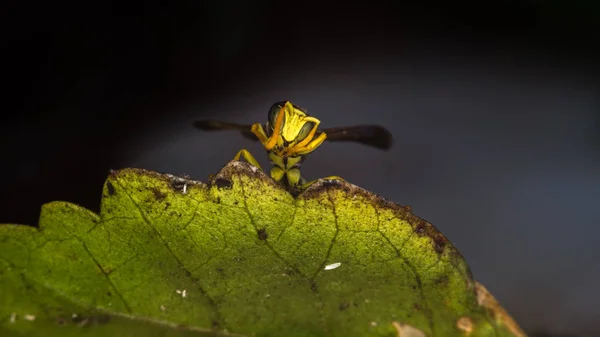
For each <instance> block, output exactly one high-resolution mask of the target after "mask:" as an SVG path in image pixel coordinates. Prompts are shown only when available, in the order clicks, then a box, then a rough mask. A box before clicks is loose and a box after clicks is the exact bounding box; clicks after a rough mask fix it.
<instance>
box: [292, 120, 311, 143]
mask: <svg viewBox="0 0 600 337" xmlns="http://www.w3.org/2000/svg"><path fill="white" fill-rule="evenodd" d="M314 127H315V123H313V122H306V124H304V126H303V127H302V129H300V132H299V133H298V137H296V141H298V142H300V141H302V140H303V139H304V138H306V136H308V134H309V133H310V130H312V129H313V128H314Z"/></svg>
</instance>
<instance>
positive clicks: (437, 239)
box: [433, 233, 448, 254]
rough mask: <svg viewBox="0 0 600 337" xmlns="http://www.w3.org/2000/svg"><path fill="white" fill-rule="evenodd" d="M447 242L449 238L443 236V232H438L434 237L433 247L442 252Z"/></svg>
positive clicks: (439, 252)
mask: <svg viewBox="0 0 600 337" xmlns="http://www.w3.org/2000/svg"><path fill="white" fill-rule="evenodd" d="M447 242H448V239H446V237H445V236H443V235H442V234H441V233H437V234H436V235H435V236H434V238H433V249H435V251H436V252H437V253H438V254H442V253H443V252H444V247H446V243H447Z"/></svg>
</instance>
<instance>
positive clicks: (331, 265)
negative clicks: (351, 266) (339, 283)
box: [325, 262, 342, 270]
mask: <svg viewBox="0 0 600 337" xmlns="http://www.w3.org/2000/svg"><path fill="white" fill-rule="evenodd" d="M341 265H342V263H341V262H336V263H332V264H328V265H326V266H325V270H332V269H335V268H337V267H339V266H341Z"/></svg>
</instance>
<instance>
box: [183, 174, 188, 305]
mask: <svg viewBox="0 0 600 337" xmlns="http://www.w3.org/2000/svg"><path fill="white" fill-rule="evenodd" d="M186 193H187V184H183V194H186ZM183 297H185V296H183Z"/></svg>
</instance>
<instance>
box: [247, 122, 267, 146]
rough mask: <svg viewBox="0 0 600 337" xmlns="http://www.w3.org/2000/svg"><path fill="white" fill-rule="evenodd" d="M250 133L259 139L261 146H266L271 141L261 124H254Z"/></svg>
mask: <svg viewBox="0 0 600 337" xmlns="http://www.w3.org/2000/svg"><path fill="white" fill-rule="evenodd" d="M250 131H252V133H253V134H254V135H255V136H256V138H258V140H259V141H260V143H261V144H263V145H265V144H266V143H267V142H268V141H269V137H267V134H266V133H265V130H264V129H263V127H262V125H261V124H260V123H254V124H252V128H251V129H250Z"/></svg>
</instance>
